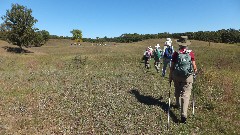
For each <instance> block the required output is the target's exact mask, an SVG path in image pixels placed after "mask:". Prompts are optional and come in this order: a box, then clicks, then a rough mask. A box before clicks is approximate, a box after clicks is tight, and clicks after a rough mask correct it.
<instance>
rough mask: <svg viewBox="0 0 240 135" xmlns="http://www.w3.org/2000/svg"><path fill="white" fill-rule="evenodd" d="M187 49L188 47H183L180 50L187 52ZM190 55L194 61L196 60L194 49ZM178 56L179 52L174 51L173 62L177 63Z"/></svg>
mask: <svg viewBox="0 0 240 135" xmlns="http://www.w3.org/2000/svg"><path fill="white" fill-rule="evenodd" d="M185 51H186V49H181V50H179V52H181V53H183V52H185ZM189 55H190V56H191V60H192V61H195V57H194V53H193V51H191V52H190V53H189ZM177 57H178V52H176V51H175V52H174V53H173V55H172V62H174V63H176V62H177Z"/></svg>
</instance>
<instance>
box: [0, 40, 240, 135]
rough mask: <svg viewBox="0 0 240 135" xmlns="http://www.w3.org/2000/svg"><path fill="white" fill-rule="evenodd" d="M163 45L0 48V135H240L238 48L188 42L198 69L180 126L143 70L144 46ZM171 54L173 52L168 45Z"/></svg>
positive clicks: (159, 83)
mask: <svg viewBox="0 0 240 135" xmlns="http://www.w3.org/2000/svg"><path fill="white" fill-rule="evenodd" d="M156 43H160V45H161V46H162V45H163V43H164V40H157V39H152V40H145V41H142V42H137V43H128V44H123V43H115V44H116V45H113V43H109V44H111V46H92V44H91V43H83V46H70V44H71V41H70V40H50V41H48V43H47V44H46V45H45V46H42V47H36V48H35V47H34V48H25V49H26V50H28V51H29V53H23V54H18V53H13V52H8V51H7V50H6V49H4V48H6V47H14V46H11V45H9V44H8V43H6V42H4V41H0V56H1V57H0V76H1V78H0V94H1V96H0V99H1V100H0V119H1V120H0V134H239V132H240V126H239V125H240V107H239V103H240V98H239V97H240V89H239V87H240V72H239V66H240V59H239V58H240V45H239V44H238V45H236V44H234V45H231V44H220V43H211V45H210V46H209V44H208V43H207V42H201V41H192V45H191V46H190V48H191V49H193V50H194V52H195V55H196V60H197V65H198V69H199V74H198V78H197V80H196V82H195V84H194V93H195V97H196V108H195V116H192V114H191V112H192V108H191V107H189V112H188V114H189V119H188V123H187V124H179V123H178V120H179V118H180V114H179V111H178V110H177V109H175V108H171V112H170V114H171V115H170V116H171V123H170V124H171V125H170V130H169V131H167V127H166V126H167V113H166V111H167V107H168V103H167V102H168V90H169V89H171V101H172V103H173V104H174V103H175V100H174V88H173V87H172V88H170V87H169V84H168V78H167V77H165V78H162V77H161V76H160V73H157V72H156V71H155V69H154V68H153V67H154V66H153V61H151V64H152V65H151V66H152V68H151V69H150V70H149V71H147V70H146V69H144V68H143V66H144V65H143V63H142V61H141V57H142V55H143V52H144V50H145V49H146V47H147V46H150V45H151V46H152V47H154V46H155V44H156ZM174 47H175V49H177V46H176V44H174Z"/></svg>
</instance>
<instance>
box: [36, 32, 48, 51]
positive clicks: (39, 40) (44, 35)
mask: <svg viewBox="0 0 240 135" xmlns="http://www.w3.org/2000/svg"><path fill="white" fill-rule="evenodd" d="M49 38H50V34H49V32H48V31H46V30H42V31H37V32H35V33H34V38H33V45H34V46H36V47H39V46H42V45H44V44H45V43H46V42H47V40H48V39H49Z"/></svg>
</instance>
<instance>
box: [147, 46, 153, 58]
mask: <svg viewBox="0 0 240 135" xmlns="http://www.w3.org/2000/svg"><path fill="white" fill-rule="evenodd" d="M148 48H149V51H150V54H151V57H152V54H153V48H152V46H149V47H148Z"/></svg>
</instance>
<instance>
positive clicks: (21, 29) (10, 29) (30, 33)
mask: <svg viewBox="0 0 240 135" xmlns="http://www.w3.org/2000/svg"><path fill="white" fill-rule="evenodd" d="M1 18H2V20H3V21H4V26H5V30H6V38H7V41H8V42H9V43H12V44H13V45H17V46H19V47H20V49H21V50H22V47H23V46H25V47H28V46H29V45H30V44H31V43H32V42H33V39H34V35H35V30H36V29H34V28H33V26H34V24H35V23H36V22H37V20H36V19H35V18H34V17H33V16H32V10H31V9H28V8H27V7H24V6H22V5H19V4H12V8H11V9H10V10H7V12H6V15H4V16H2V17H1Z"/></svg>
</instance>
